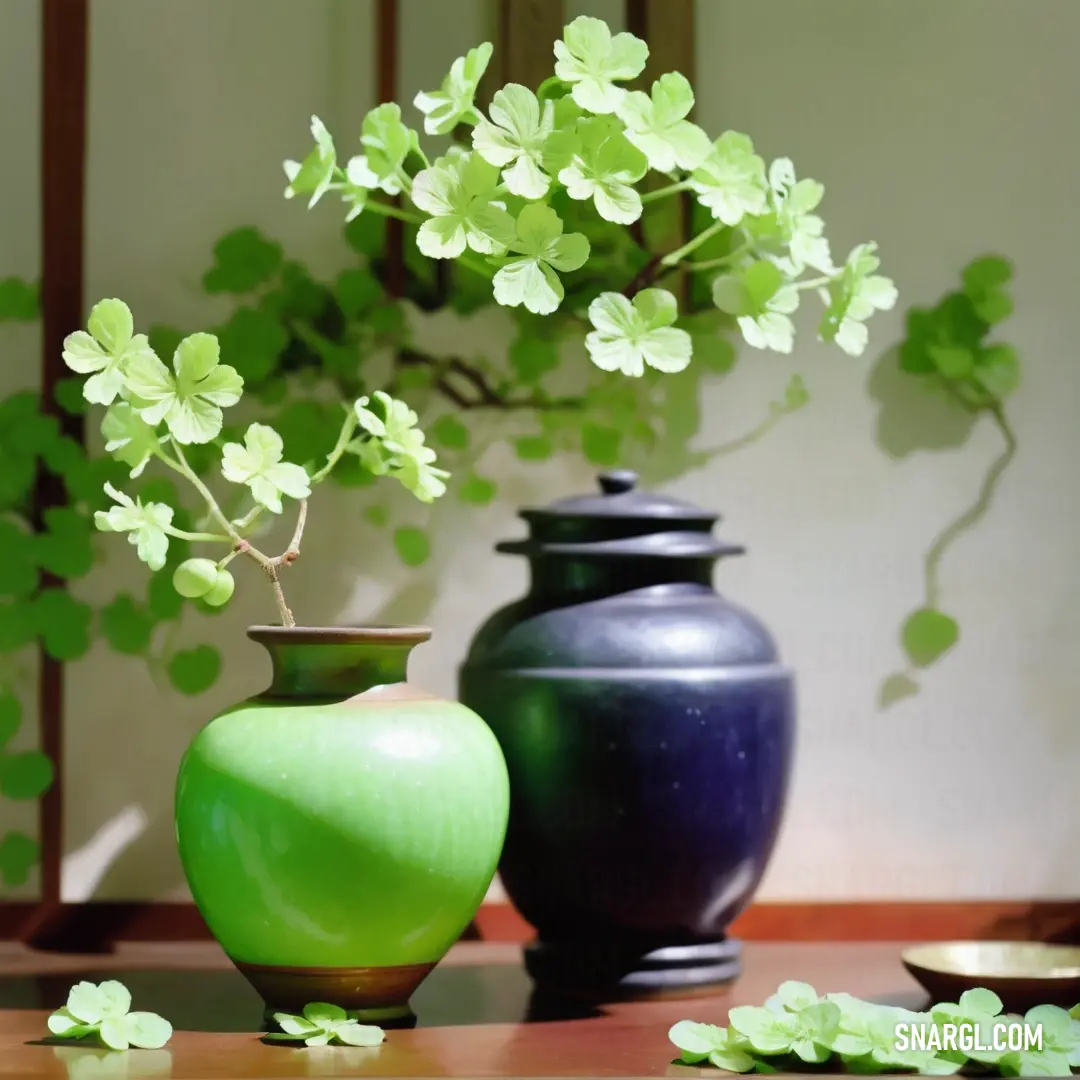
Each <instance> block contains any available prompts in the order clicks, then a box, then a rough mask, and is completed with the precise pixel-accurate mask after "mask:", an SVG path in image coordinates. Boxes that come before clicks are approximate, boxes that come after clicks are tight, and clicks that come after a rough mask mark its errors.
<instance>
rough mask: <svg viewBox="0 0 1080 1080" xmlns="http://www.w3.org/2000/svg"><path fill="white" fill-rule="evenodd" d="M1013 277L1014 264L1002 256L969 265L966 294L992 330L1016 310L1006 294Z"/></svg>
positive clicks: (964, 272) (975, 261)
mask: <svg viewBox="0 0 1080 1080" xmlns="http://www.w3.org/2000/svg"><path fill="white" fill-rule="evenodd" d="M1012 276H1013V270H1012V264H1011V263H1010V262H1009V261H1008V259H1004V258H1002V257H1001V256H999V255H987V256H984V257H983V258H980V259H975V260H974V261H973V262H971V263H969V264H968V265H967V266H966V267H965V268H964V271H963V275H962V278H963V283H964V292H965V293H966V294H967V296H968V297H969V298H970V300H971V302H972V305H973V306H974V308H975V311H976V312H977V313H978V316H979V318H980V319H982V320H983V321H984V322H985V323H987V324H988V325H990V326H993V325H994V324H995V323H999V322H1002V321H1003V320H1004V319H1007V318H1008V317H1009V316H1010V315H1011V314H1012V310H1013V302H1012V297H1010V296H1009V294H1008V293H1007V292H1006V291H1005V288H1004V286H1005V285H1007V284H1008V283H1009V282H1010V281H1011V280H1012Z"/></svg>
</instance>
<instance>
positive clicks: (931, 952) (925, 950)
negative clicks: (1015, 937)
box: [900, 941, 1080, 1013]
mask: <svg viewBox="0 0 1080 1080" xmlns="http://www.w3.org/2000/svg"><path fill="white" fill-rule="evenodd" d="M900 959H901V960H902V961H903V964H904V967H906V968H907V969H908V971H909V972H911V974H912V975H913V976H914V977H915V979H916V980H917V981H918V982H919V984H920V985H921V986H922V987H923V988H924V989H925V990H926V991H927V993H929V994H930V996H931V997H932V998H933V999H934V1001H935V1003H936V1002H940V1001H957V1000H958V999H959V997H960V995H961V994H962V993H963V992H964V991H965V990H971V989H972V988H973V987H976V986H982V987H985V988H986V989H987V990H993V991H994V993H995V994H997V996H998V997H999V998H1001V1002H1002V1005H1003V1006H1004V1009H1005V1011H1006V1012H1019V1013H1022V1012H1026V1011H1027V1010H1028V1009H1030V1008H1033V1007H1034V1006H1036V1005H1060V1006H1061V1007H1062V1008H1065V1009H1070V1008H1072V1007H1073V1006H1074V1005H1076V1004H1077V1003H1080V948H1075V947H1073V946H1070V945H1043V944H1040V943H1038V942H1031V941H941V942H934V943H932V944H928V945H916V946H914V947H913V948H910V949H905V950H904V951H903V952H902V953H901V954H900Z"/></svg>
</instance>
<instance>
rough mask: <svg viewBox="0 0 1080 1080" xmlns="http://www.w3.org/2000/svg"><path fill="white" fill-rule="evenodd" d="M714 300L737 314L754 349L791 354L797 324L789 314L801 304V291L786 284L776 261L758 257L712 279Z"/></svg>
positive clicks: (724, 309)
mask: <svg viewBox="0 0 1080 1080" xmlns="http://www.w3.org/2000/svg"><path fill="white" fill-rule="evenodd" d="M713 302H714V303H715V304H716V306H717V307H718V308H719V309H720V310H721V311H724V312H727V313H728V314H729V315H735V316H737V323H738V326H739V330H740V331H742V335H743V339H744V340H745V341H746V343H747V344H748V345H750V346H752V347H753V348H755V349H772V350H773V351H774V352H779V353H790V352H791V350H792V347H793V344H794V341H795V324H794V323H793V322H792V321H791V319H790V318H789V316H790V315H791V313H792V312H793V311H795V309H796V308H797V307H798V306H799V293H798V291H797V290H796V289H794V288H793V287H792V286H790V285H787V284H785V282H784V277H783V274H782V273H781V272H780V270H779V269H778V268H777V266H776V265H775V264H774V263H771V262H767V261H766V260H759V261H758V262H754V263H751V264H750V265H749V266H747V267H746V268H745V269H743V270H741V271H738V272H736V273H733V274H727V275H724V276H721V277H718V278H717V279H716V280H715V281H714V282H713Z"/></svg>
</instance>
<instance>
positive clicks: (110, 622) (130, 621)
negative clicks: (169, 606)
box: [101, 593, 155, 656]
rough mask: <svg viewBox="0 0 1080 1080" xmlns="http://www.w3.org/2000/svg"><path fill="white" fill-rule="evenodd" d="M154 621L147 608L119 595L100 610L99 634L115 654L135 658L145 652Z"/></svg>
mask: <svg viewBox="0 0 1080 1080" xmlns="http://www.w3.org/2000/svg"><path fill="white" fill-rule="evenodd" d="M154 626H155V619H154V616H153V614H152V612H150V611H149V610H148V609H147V608H145V607H143V606H142V605H140V604H137V603H136V602H135V600H134V599H133V598H132V597H131V596H129V595H128V594H127V593H121V594H120V595H119V596H118V597H116V599H115V600H113V601H112V602H111V603H110V604H107V605H106V606H105V607H103V608H102V609H101V632H102V633H103V634H104V635H105V640H106V641H108V643H109V645H110V646H112V648H114V649H115V650H116V651H117V652H119V653H124V654H126V655H129V656H135V655H138V654H139V653H143V652H145V651H146V649H147V648H148V646H149V645H150V638H151V635H152V634H153V632H154Z"/></svg>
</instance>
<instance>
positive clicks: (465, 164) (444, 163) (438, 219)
mask: <svg viewBox="0 0 1080 1080" xmlns="http://www.w3.org/2000/svg"><path fill="white" fill-rule="evenodd" d="M498 183H499V170H498V169H497V168H496V167H495V166H494V165H492V164H490V163H489V162H488V161H486V160H485V159H484V158H483V157H481V156H480V155H479V154H477V153H472V154H469V153H463V154H458V155H456V156H454V157H445V158H439V159H438V160H437V161H436V162H435V164H434V165H433V166H431V167H430V168H427V169H424V170H423V171H422V172H420V173H418V174H417V175H416V177H415V179H414V180H413V188H412V200H413V202H414V203H415V204H416V205H417V206H418V207H419V208H420V209H421V210H423V211H424V212H425V213H428V214H431V215H432V216H431V218H430V219H429V220H428V221H425V222H424V223H423V225H421V226H420V230H419V232H418V233H417V234H416V244H417V247H418V248H419V249H420V251H421V252H422V253H423V254H424V255H426V256H427V257H428V258H430V259H456V258H457V257H458V256H459V255H462V254H463V253H464V252H465V250H466V248H469V249H471V250H472V251H476V252H479V253H481V254H483V255H502V254H504V253H505V251H506V249H507V248H508V247H509V246H510V245H511V244H512V243H513V242H514V237H515V232H514V219H513V218H512V217H511V216H510V215H509V214H508V213H507V212H506V210H505V209H504V208H503V206H502V204H501V203H500V202H499V201H498V199H497V195H496V187H497V186H498Z"/></svg>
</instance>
